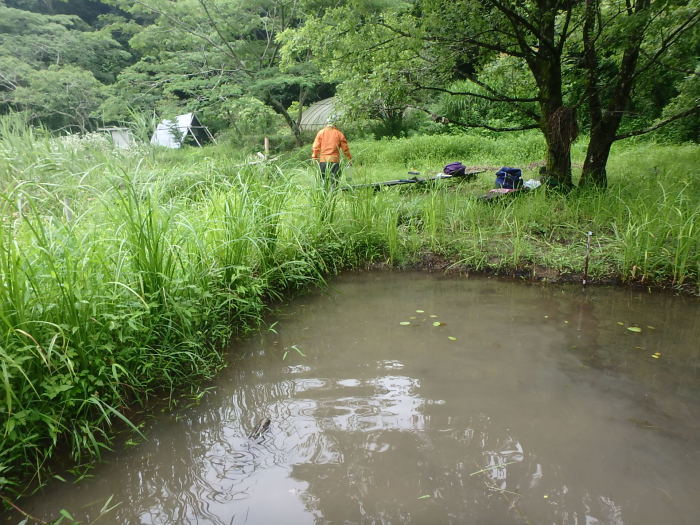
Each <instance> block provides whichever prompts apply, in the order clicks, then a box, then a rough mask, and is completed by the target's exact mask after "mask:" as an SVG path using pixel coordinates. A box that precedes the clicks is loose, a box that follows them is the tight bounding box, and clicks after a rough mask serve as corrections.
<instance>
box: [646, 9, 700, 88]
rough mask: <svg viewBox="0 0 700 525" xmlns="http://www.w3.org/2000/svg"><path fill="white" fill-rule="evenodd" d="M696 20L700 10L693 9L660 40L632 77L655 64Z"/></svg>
mask: <svg viewBox="0 0 700 525" xmlns="http://www.w3.org/2000/svg"><path fill="white" fill-rule="evenodd" d="M698 22H700V11H695V12H694V13H693V14H692V16H690V17H689V18H687V19H685V20H684V21H683V23H682V24H681V25H679V26H678V27H676V28H675V29H674V30H673V31H672V32H671V33H670V34H669V35H668V36H667V37H666V38H665V39H663V40H662V42H661V46H660V47H659V49H657V50H656V52H655V53H654V54H653V55H652V56H651V57H650V58H649V61H648V62H647V63H646V64H644V65H643V66H640V67H639V68H637V71H636V72H635V74H634V77H633V78H635V79H636V78H637V77H639V76H640V75H641V74H642V73H643V72H644V71H646V70H647V69H649V68H650V67H651V66H652V64H655V63H656V62H657V61H658V59H659V57H660V56H661V55H663V54H664V53H666V51H668V50H669V49H670V48H671V45H672V44H673V42H675V40H676V39H677V38H679V37H680V36H681V35H682V34H683V33H684V32H685V31H687V30H688V29H691V28H692V27H693V26H694V25H695V24H697V23H698Z"/></svg>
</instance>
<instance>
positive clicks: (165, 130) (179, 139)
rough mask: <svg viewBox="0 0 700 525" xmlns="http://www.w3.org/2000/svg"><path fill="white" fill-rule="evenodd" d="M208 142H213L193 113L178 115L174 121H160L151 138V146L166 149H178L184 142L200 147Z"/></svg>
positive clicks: (210, 135)
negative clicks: (154, 145)
mask: <svg viewBox="0 0 700 525" xmlns="http://www.w3.org/2000/svg"><path fill="white" fill-rule="evenodd" d="M210 140H211V141H213V142H215V141H214V137H213V136H212V134H211V133H210V132H209V129H207V127H206V126H203V125H202V124H201V123H200V122H199V119H198V118H197V115H195V114H194V113H185V114H184V115H178V116H177V117H175V120H162V121H161V122H160V123H159V124H158V126H157V127H156V130H155V131H154V132H153V136H151V144H156V145H158V146H165V147H166V148H179V147H181V146H182V145H183V144H185V143H186V142H193V143H194V144H196V145H197V146H201V145H202V144H204V143H205V142H209V141H210Z"/></svg>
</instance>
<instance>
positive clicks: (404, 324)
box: [399, 321, 411, 326]
mask: <svg viewBox="0 0 700 525" xmlns="http://www.w3.org/2000/svg"><path fill="white" fill-rule="evenodd" d="M399 324H400V325H401V326H406V325H409V324H411V323H410V322H409V321H401V322H400V323H399Z"/></svg>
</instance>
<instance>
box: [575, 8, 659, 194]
mask: <svg viewBox="0 0 700 525" xmlns="http://www.w3.org/2000/svg"><path fill="white" fill-rule="evenodd" d="M649 6H650V0H637V1H636V2H634V3H630V4H628V8H627V11H626V12H627V15H628V16H633V15H634V16H639V15H640V13H644V11H646V10H648V9H649ZM599 10H600V3H599V2H595V1H593V0H589V1H587V2H586V22H585V25H584V49H585V61H584V67H585V68H586V75H587V78H586V81H587V85H586V90H587V92H588V98H589V104H590V108H591V111H590V115H591V139H590V142H589V143H588V149H587V151H586V160H585V162H584V164H583V171H582V173H581V183H580V185H581V186H584V187H597V188H605V187H606V186H607V184H608V177H607V173H606V169H605V166H606V165H607V163H608V157H609V156H610V148H611V147H612V144H613V142H615V140H616V135H617V130H618V129H619V127H620V123H621V122H622V116H623V114H624V112H625V110H626V109H627V106H628V105H629V102H630V94H631V92H632V87H633V85H634V82H635V71H636V69H637V62H638V60H639V53H640V49H641V46H642V41H643V40H644V36H645V35H644V31H643V30H639V31H636V32H635V33H633V34H632V35H631V36H630V37H629V38H628V40H627V44H626V46H625V48H624V51H623V53H622V60H621V61H620V66H619V72H618V75H617V80H616V82H615V85H614V86H613V91H612V96H611V97H610V100H609V101H608V103H607V105H606V107H605V109H604V110H603V109H602V104H601V101H600V98H599V95H598V85H597V83H598V67H599V65H598V57H597V53H596V50H595V38H596V35H595V33H594V31H593V28H594V26H595V18H596V14H597V13H599Z"/></svg>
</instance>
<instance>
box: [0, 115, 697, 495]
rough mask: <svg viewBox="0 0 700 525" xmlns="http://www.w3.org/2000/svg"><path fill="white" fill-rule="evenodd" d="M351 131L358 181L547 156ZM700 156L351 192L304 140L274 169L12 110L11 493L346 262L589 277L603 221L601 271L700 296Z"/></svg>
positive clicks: (7, 352)
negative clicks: (593, 173) (580, 185)
mask: <svg viewBox="0 0 700 525" xmlns="http://www.w3.org/2000/svg"><path fill="white" fill-rule="evenodd" d="M351 146H352V147H353V149H354V150H355V151H354V156H355V159H356V161H355V165H356V167H355V173H354V174H353V177H354V182H368V181H377V180H386V179H394V178H397V177H404V176H405V175H406V174H405V172H406V170H407V169H409V168H410V169H420V170H421V171H423V172H425V173H431V172H432V171H433V170H434V171H439V170H440V168H441V166H442V165H444V164H446V163H448V162H451V161H455V160H461V161H462V162H464V163H465V164H467V165H485V166H491V165H503V164H511V165H516V166H517V165H521V166H525V165H527V164H529V163H531V162H534V161H537V160H540V158H541V156H542V154H543V146H542V144H541V141H540V140H539V138H538V137H537V136H536V135H534V134H522V135H519V136H516V137H515V138H511V139H493V138H484V137H480V136H471V137H470V136H467V137H417V138H412V139H404V140H400V141H380V142H362V143H358V144H352V145H351ZM574 151H575V154H576V155H577V158H576V159H575V160H578V161H580V156H581V148H580V147H578V149H577V148H575V149H574ZM699 156H700V155H699V154H698V150H697V148H696V147H693V146H663V147H662V146H655V145H650V144H647V145H641V146H640V145H637V146H633V147H626V148H620V149H619V150H616V151H615V152H614V154H613V157H612V159H611V163H610V188H609V190H608V191H606V192H592V193H582V192H581V193H574V194H571V195H568V196H565V195H561V194H558V193H552V192H547V191H546V190H544V189H541V190H538V191H536V192H533V193H531V194H527V195H522V196H519V197H517V198H512V199H503V200H501V201H496V202H493V203H484V202H481V201H478V200H477V199H476V196H478V195H480V194H482V193H484V192H485V191H486V190H487V189H488V188H489V187H491V185H492V182H493V180H492V179H493V174H492V173H490V172H489V173H483V174H481V175H480V176H479V177H478V179H477V180H476V181H475V182H472V183H461V184H460V183H454V182H452V181H448V182H439V183H435V184H432V185H422V186H417V185H405V186H400V187H394V188H390V189H385V190H382V191H380V192H374V191H372V190H371V189H369V190H368V189H360V190H355V191H333V190H330V189H329V188H325V187H323V186H322V185H320V184H319V183H318V180H317V177H316V174H315V173H314V170H313V168H311V167H309V165H308V163H305V162H300V160H299V159H300V157H303V152H299V153H297V154H296V155H293V156H291V157H290V159H288V160H287V161H284V162H278V163H274V164H259V165H245V160H244V159H242V158H241V157H240V156H236V155H235V154H233V153H231V152H228V151H226V150H225V149H223V148H221V147H216V146H214V147H207V148H202V149H188V150H182V151H175V152H167V151H156V150H151V149H148V148H143V149H142V150H139V151H135V152H126V153H124V152H115V151H112V150H111V148H110V147H109V146H108V145H106V144H104V143H101V142H99V141H97V140H95V141H87V143H82V142H80V141H75V142H65V141H57V139H55V138H52V137H50V136H49V135H48V134H46V133H45V132H42V131H41V130H36V129H33V128H29V127H27V126H26V125H24V124H23V123H22V122H21V121H19V120H17V119H16V118H14V117H8V118H0V188H2V193H1V197H2V198H1V199H0V217H1V218H2V222H1V223H0V278H1V283H2V284H1V285H0V326H1V327H2V332H1V333H0V432H2V441H1V446H0V490H5V491H15V492H21V491H22V490H23V488H24V486H25V484H26V483H27V482H28V481H30V480H31V479H32V478H33V477H34V478H35V479H39V481H40V480H41V476H44V475H45V474H46V472H47V468H46V465H47V462H48V460H49V459H50V458H51V457H52V456H53V454H54V452H55V451H56V449H57V448H58V447H68V449H69V450H70V452H71V454H72V456H73V459H74V460H75V461H84V460H86V459H89V458H92V457H95V456H99V455H100V453H101V451H102V450H103V449H104V448H105V447H108V446H109V443H110V436H111V431H110V426H111V425H112V424H114V422H115V421H123V415H122V414H123V413H124V412H125V410H126V409H127V408H128V407H132V406H134V405H137V404H140V403H144V402H146V401H147V400H148V398H149V397H151V396H154V395H163V394H165V395H168V394H172V392H174V391H175V390H176V389H181V388H190V389H192V390H196V389H197V384H198V382H199V381H200V380H201V378H203V377H208V376H211V375H212V374H214V373H215V372H216V371H217V370H218V368H219V367H220V366H222V364H223V358H222V354H221V348H223V346H224V343H225V342H226V341H227V339H228V338H229V337H230V336H231V334H232V333H233V332H234V331H240V330H245V329H246V328H248V327H252V326H255V324H256V323H258V322H259V320H260V319H261V316H262V313H263V311H264V308H265V304H266V303H267V302H269V301H270V300H271V299H273V298H276V297H280V296H282V295H283V294H285V293H287V292H288V291H290V290H295V289H299V288H304V287H307V286H310V285H313V284H316V283H322V282H323V280H324V279H325V278H326V276H328V275H330V274H333V273H336V272H338V271H341V270H342V269H344V268H349V267H361V266H364V265H366V264H369V263H374V262H388V263H389V264H391V265H394V266H397V267H401V266H406V265H413V264H416V263H417V262H420V261H421V260H422V258H424V257H426V255H437V256H440V257H442V258H443V259H444V260H445V261H446V264H451V265H452V266H453V267H460V268H464V269H476V270H491V271H499V272H513V271H517V272H523V271H529V270H532V269H533V268H537V267H540V266H541V267H545V268H548V269H551V270H555V271H558V272H560V273H563V274H576V273H580V272H581V271H582V267H583V259H584V255H585V233H586V231H588V230H591V231H593V232H594V242H593V249H592V255H591V267H590V275H591V277H592V278H593V279H596V278H598V279H603V278H605V279H608V278H614V279H621V280H624V281H636V282H644V283H649V284H650V285H654V284H656V285H671V286H675V287H677V288H683V289H686V290H691V291H694V292H695V293H697V290H698V283H699V281H698V279H699V277H698V275H699V273H700V272H699V265H700V262H699V261H700V246H698V243H699V239H698V237H699V236H698V220H699V219H700V209H699V203H700V199H699V197H700V183H699V182H698V176H697V175H696V174H695V173H693V171H692V169H691V166H693V165H697V163H698V160H699V158H698V157H699ZM534 173H535V171H534V168H531V169H529V170H528V171H526V177H530V176H534ZM343 184H344V183H342V182H341V187H342V185H343Z"/></svg>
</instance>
